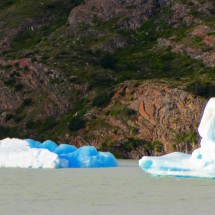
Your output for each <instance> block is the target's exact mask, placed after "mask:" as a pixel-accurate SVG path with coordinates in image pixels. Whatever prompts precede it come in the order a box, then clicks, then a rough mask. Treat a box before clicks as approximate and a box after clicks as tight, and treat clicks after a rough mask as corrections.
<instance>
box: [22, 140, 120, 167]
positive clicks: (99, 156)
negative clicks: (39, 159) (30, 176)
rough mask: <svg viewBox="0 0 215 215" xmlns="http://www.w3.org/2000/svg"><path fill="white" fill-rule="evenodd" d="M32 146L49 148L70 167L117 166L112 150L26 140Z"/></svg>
mask: <svg viewBox="0 0 215 215" xmlns="http://www.w3.org/2000/svg"><path fill="white" fill-rule="evenodd" d="M25 141H26V142H27V143H28V144H29V146H30V147H31V148H35V149H47V150H48V151H50V152H52V153H54V154H56V155H57V156H58V158H59V159H60V161H62V163H63V164H62V165H58V166H62V167H68V168H101V167H117V166H118V163H117V160H116V158H115V157H114V156H113V154H111V153H110V152H99V151H97V150H96V148H95V147H94V146H82V147H80V148H79V149H77V147H76V146H73V145H69V144H61V145H59V146H57V144H56V143H55V142H53V141H51V140H47V141H45V142H43V143H40V142H38V141H35V140H32V139H26V140H25Z"/></svg>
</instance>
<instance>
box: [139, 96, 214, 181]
mask: <svg viewBox="0 0 215 215" xmlns="http://www.w3.org/2000/svg"><path fill="white" fill-rule="evenodd" d="M198 132H199V134H200V136H201V147H200V148H198V149H196V150H194V151H193V153H192V154H185V153H180V152H174V153H170V154H167V155H164V156H160V157H156V156H151V157H150V156H143V157H142V158H141V159H140V160H139V166H140V167H141V168H142V169H143V170H144V171H145V172H146V173H149V174H152V175H157V176H176V177H200V178H205V177H206V178H215V98H211V99H210V100H209V101H208V103H207V105H206V107H205V110H204V113H203V116H202V119H201V122H200V125H199V128H198Z"/></svg>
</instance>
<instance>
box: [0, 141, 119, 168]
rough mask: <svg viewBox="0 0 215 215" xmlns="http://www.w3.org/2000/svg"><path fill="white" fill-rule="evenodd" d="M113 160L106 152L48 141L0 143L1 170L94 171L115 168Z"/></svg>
mask: <svg viewBox="0 0 215 215" xmlns="http://www.w3.org/2000/svg"><path fill="white" fill-rule="evenodd" d="M116 166H118V164H117V160H116V158H115V157H114V156H113V155H112V154H111V153H109V152H98V151H97V150H96V148H95V147H93V146H83V147H80V148H79V149H77V148H76V147H75V146H72V145H68V144H61V145H60V146H58V145H57V144H56V143H55V142H53V141H51V140H47V141H45V142H43V143H40V142H38V141H35V140H31V139H26V140H21V139H16V138H13V139H10V138H6V139H4V140H0V167H20V168H95V167H97V168H98V167H116Z"/></svg>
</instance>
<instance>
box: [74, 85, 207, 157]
mask: <svg viewBox="0 0 215 215" xmlns="http://www.w3.org/2000/svg"><path fill="white" fill-rule="evenodd" d="M205 103H206V101H205V100H204V99H202V98H198V97H194V96H192V95H191V94H189V93H187V92H185V91H183V90H180V89H177V88H171V87H169V86H168V85H167V84H163V83H155V82H144V83H139V84H137V83H135V82H134V83H131V82H127V83H125V84H123V85H122V86H121V87H120V88H119V89H118V90H117V91H116V93H115V94H114V96H113V98H112V102H111V104H110V105H109V106H108V107H107V108H105V110H103V111H100V112H99V113H97V114H95V113H94V115H96V118H99V119H100V120H101V119H102V120H103V121H104V122H105V123H108V125H107V124H106V125H104V126H103V127H101V126H100V127H99V129H97V128H94V129H93V130H90V129H89V128H90V127H88V128H86V130H87V132H86V130H85V131H84V133H81V135H80V136H82V139H80V138H79V139H78V138H76V139H72V141H73V142H74V143H75V144H77V145H82V144H84V143H82V140H84V141H85V143H86V142H88V144H92V145H95V146H97V147H101V146H102V143H105V142H106V141H107V140H108V139H109V140H112V141H113V142H116V143H117V142H119V141H122V142H123V140H125V139H126V138H136V139H143V140H146V141H148V142H156V141H159V142H160V143H162V144H163V146H164V149H163V151H161V152H160V153H161V154H162V153H169V152H172V151H174V150H175V149H174V147H173V145H174V143H175V142H176V138H177V136H180V135H181V134H188V135H189V133H194V132H197V127H198V125H199V122H200V119H201V116H202V113H203V110H204V106H205ZM116 107H117V108H116ZM124 107H127V108H129V109H131V110H134V113H136V114H134V115H133V117H129V118H128V116H126V114H125V115H123V114H120V110H121V113H122V112H123V110H124V109H123V108H124ZM116 111H118V112H117V113H118V115H117V114H114V113H115V112H116ZM107 113H110V114H107ZM111 113H112V114H111ZM88 129H89V130H88ZM134 131H135V132H134ZM86 134H87V135H86ZM77 140H78V141H77ZM195 144H198V143H194V145H195ZM189 147H190V146H189ZM113 148H114V146H113ZM182 150H185V151H186V150H187V148H186V147H185V148H183V149H182ZM188 150H190V151H192V150H193V148H192V147H191V148H189V149H188ZM127 153H128V152H127ZM144 153H146V148H145V147H144V145H142V146H141V145H140V146H138V147H137V148H135V149H133V150H131V151H130V152H129V153H128V154H127V157H129V158H138V156H140V155H142V154H144ZM158 154H159V153H158Z"/></svg>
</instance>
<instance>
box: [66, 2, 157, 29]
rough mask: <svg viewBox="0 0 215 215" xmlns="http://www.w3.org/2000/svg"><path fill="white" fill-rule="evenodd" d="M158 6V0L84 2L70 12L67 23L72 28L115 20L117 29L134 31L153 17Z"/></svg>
mask: <svg viewBox="0 0 215 215" xmlns="http://www.w3.org/2000/svg"><path fill="white" fill-rule="evenodd" d="M159 6H160V4H159V2H158V0H146V1H142V0H134V1H130V0H109V1H106V0H85V2H84V4H82V5H80V6H78V7H76V8H74V9H73V10H72V11H71V13H70V17H69V23H70V25H71V26H73V27H74V26H79V25H81V24H82V25H87V24H88V25H91V26H92V25H95V24H97V23H98V22H107V21H110V20H111V19H113V18H115V19H118V21H117V25H118V26H119V27H122V28H126V29H136V28H139V27H140V26H141V25H142V24H143V23H144V22H145V21H146V20H148V19H149V18H150V17H151V16H153V15H154V14H155V12H156V10H157V8H158V7H159Z"/></svg>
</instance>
